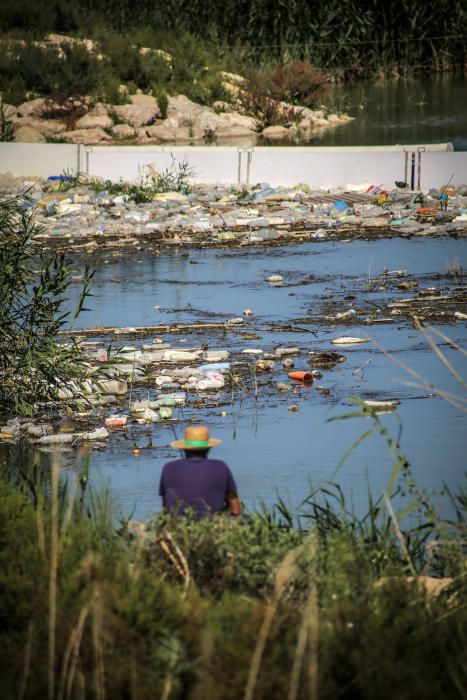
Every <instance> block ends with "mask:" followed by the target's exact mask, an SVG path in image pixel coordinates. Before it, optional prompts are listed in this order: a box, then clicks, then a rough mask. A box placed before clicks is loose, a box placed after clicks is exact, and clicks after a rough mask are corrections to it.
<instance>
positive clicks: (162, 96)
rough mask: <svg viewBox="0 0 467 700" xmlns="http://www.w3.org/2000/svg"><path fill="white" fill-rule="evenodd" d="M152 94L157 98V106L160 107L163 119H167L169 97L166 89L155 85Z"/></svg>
mask: <svg viewBox="0 0 467 700" xmlns="http://www.w3.org/2000/svg"><path fill="white" fill-rule="evenodd" d="M152 94H153V95H154V97H155V98H156V100H157V104H158V105H159V109H160V111H161V118H162V119H167V109H168V106H169V96H168V95H167V90H166V89H165V88H161V87H158V86H157V85H155V86H153V88H152Z"/></svg>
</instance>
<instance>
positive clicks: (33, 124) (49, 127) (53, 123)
mask: <svg viewBox="0 0 467 700" xmlns="http://www.w3.org/2000/svg"><path fill="white" fill-rule="evenodd" d="M12 124H13V128H14V129H15V131H17V130H18V129H21V128H22V127H26V126H27V127H30V128H31V129H36V130H37V131H40V132H41V134H45V135H50V136H52V135H56V134H61V133H63V132H64V131H66V124H65V122H61V121H59V120H58V119H34V117H18V118H17V119H14V120H13V121H12Z"/></svg>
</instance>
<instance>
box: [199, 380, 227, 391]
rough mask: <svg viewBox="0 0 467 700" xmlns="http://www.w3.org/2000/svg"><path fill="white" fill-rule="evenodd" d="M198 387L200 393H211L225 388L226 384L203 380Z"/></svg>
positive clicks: (218, 381)
mask: <svg viewBox="0 0 467 700" xmlns="http://www.w3.org/2000/svg"><path fill="white" fill-rule="evenodd" d="M196 387H197V388H198V389H199V390H200V391H211V390H217V389H223V388H224V382H223V381H222V382H221V381H220V380H219V379H202V380H201V381H200V382H198V384H197V385H196Z"/></svg>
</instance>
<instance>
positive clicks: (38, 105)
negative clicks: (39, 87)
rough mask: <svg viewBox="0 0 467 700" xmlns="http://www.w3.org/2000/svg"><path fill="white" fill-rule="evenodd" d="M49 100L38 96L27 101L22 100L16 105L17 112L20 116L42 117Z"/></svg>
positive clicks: (46, 110)
mask: <svg viewBox="0 0 467 700" xmlns="http://www.w3.org/2000/svg"><path fill="white" fill-rule="evenodd" d="M49 103H50V100H47V99H46V98H45V97H38V98H37V99H35V100H29V102H23V104H21V105H20V106H19V107H18V114H19V115H20V116H21V117H43V116H44V115H45V114H47V112H48V111H49Z"/></svg>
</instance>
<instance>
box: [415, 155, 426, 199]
mask: <svg viewBox="0 0 467 700" xmlns="http://www.w3.org/2000/svg"><path fill="white" fill-rule="evenodd" d="M425 150H426V149H425V146H419V147H418V148H417V160H418V163H417V165H418V173H417V190H418V191H419V192H420V191H421V189H422V188H421V185H420V183H421V180H422V153H424V152H425Z"/></svg>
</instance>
